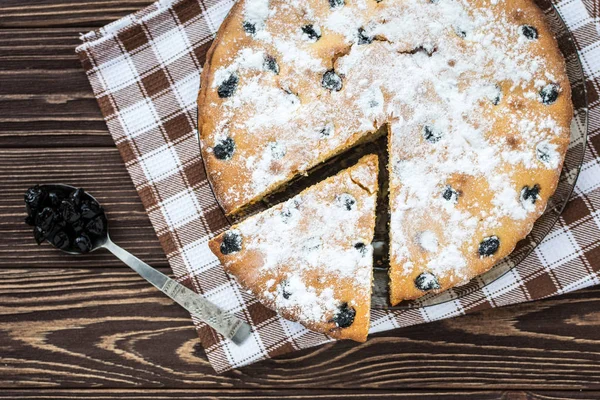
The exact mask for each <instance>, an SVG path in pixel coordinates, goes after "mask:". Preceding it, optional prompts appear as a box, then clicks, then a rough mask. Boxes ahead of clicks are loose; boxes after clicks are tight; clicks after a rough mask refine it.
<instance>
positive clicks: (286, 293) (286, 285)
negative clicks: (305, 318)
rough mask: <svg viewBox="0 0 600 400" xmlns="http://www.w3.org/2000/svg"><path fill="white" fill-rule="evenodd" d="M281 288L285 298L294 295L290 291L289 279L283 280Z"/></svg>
mask: <svg viewBox="0 0 600 400" xmlns="http://www.w3.org/2000/svg"><path fill="white" fill-rule="evenodd" d="M280 288H281V296H283V298H284V299H286V300H288V299H289V298H290V297H291V296H292V292H290V285H289V283H288V281H286V280H283V281H281V284H280Z"/></svg>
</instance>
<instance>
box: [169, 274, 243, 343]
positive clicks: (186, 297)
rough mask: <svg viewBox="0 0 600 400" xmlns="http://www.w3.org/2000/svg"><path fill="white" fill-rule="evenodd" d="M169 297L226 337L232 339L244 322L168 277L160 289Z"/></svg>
mask: <svg viewBox="0 0 600 400" xmlns="http://www.w3.org/2000/svg"><path fill="white" fill-rule="evenodd" d="M161 290H162V291H163V292H164V293H166V294H167V296H169V297H170V298H172V299H173V300H175V301H176V302H177V303H179V304H181V306H182V307H183V308H185V309H186V310H188V311H189V312H190V313H192V314H193V315H195V316H196V317H198V318H200V319H201V320H202V321H204V322H206V323H207V324H208V325H209V326H210V327H211V328H213V329H215V330H216V331H218V332H219V333H220V334H222V335H223V336H225V337H227V338H228V339H232V338H233V337H234V336H235V335H236V332H237V331H238V329H239V328H240V327H241V325H242V324H245V322H243V321H241V320H240V319H238V318H236V317H234V316H233V315H231V314H229V313H226V312H223V311H222V310H221V309H220V308H219V307H217V306H216V305H215V304H213V303H211V302H210V301H208V300H206V299H205V298H203V297H200V295H198V294H197V293H196V292H194V291H192V290H190V289H188V288H186V287H185V286H183V285H181V284H179V283H178V282H176V281H174V280H173V279H170V278H169V280H168V281H167V282H166V283H165V284H164V286H163V287H162V289H161Z"/></svg>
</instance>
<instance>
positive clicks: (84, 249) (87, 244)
mask: <svg viewBox="0 0 600 400" xmlns="http://www.w3.org/2000/svg"><path fill="white" fill-rule="evenodd" d="M75 246H76V247H77V249H79V252H80V253H89V252H90V251H91V250H92V247H93V245H92V240H91V239H90V237H89V236H88V235H86V234H85V233H82V234H81V235H79V237H77V239H75Z"/></svg>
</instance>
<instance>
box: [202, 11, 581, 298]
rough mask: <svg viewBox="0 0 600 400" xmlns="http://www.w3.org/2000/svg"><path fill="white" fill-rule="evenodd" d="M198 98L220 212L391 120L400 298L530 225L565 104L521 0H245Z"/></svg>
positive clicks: (548, 177)
mask: <svg viewBox="0 0 600 400" xmlns="http://www.w3.org/2000/svg"><path fill="white" fill-rule="evenodd" d="M198 103H199V109H200V113H199V132H200V142H201V147H202V153H203V157H204V161H205V165H206V168H207V173H208V177H209V179H210V181H211V183H212V185H213V188H214V190H215V193H216V196H217V198H218V200H219V202H220V204H221V205H222V207H223V209H224V210H225V211H226V213H228V214H236V213H240V212H241V211H243V209H244V208H245V207H248V206H249V205H251V204H253V203H255V202H257V201H259V200H260V199H262V198H263V197H264V196H265V195H267V194H269V193H272V192H274V191H277V190H279V189H281V188H282V187H285V185H286V184H287V183H288V182H289V181H290V180H291V179H292V178H294V177H295V176H297V175H301V174H306V173H307V172H308V171H309V170H310V169H311V168H312V167H314V166H316V165H317V164H319V163H322V162H323V161H325V160H327V159H330V158H331V157H332V156H334V155H338V154H340V153H342V152H345V151H346V150H347V149H349V148H351V147H354V146H356V145H358V144H360V143H362V142H365V141H370V140H373V137H374V136H375V135H376V132H377V131H378V128H380V127H381V126H386V127H387V134H388V153H389V163H388V171H389V201H390V204H389V208H390V246H389V247H390V273H389V274H390V301H391V303H392V304H394V305H395V304H397V303H399V302H400V301H402V300H405V299H415V298H418V297H420V296H422V295H424V294H426V293H431V292H439V291H442V290H445V289H448V288H450V287H453V286H456V285H460V284H462V283H465V282H467V281H468V280H469V279H471V278H472V277H474V276H476V275H478V274H480V273H482V272H484V271H486V270H488V269H489V268H491V267H492V265H493V264H494V263H496V262H497V261H498V260H500V259H501V258H503V257H504V256H506V255H507V254H509V253H510V252H511V251H512V250H513V248H514V247H515V245H516V243H517V242H518V241H519V240H520V239H522V238H524V237H525V236H526V235H527V233H528V232H529V231H530V230H531V228H532V225H533V223H534V222H535V220H536V219H537V218H538V217H539V216H540V214H541V213H542V212H543V211H544V209H545V207H546V203H547V200H548V198H549V197H550V196H551V195H552V193H553V192H554V190H555V187H556V184H557V181H558V178H559V174H560V170H561V167H562V163H563V159H564V155H565V152H566V149H567V145H568V143H569V125H570V121H571V118H572V113H573V110H572V104H571V95H570V85H569V82H568V80H567V75H566V70H565V62H564V59H563V57H562V56H561V54H560V51H559V49H558V46H557V43H556V41H555V39H554V38H553V36H552V34H551V32H550V29H549V27H548V25H547V23H546V22H545V20H544V16H543V14H542V12H541V11H540V10H539V9H538V8H537V7H536V6H535V4H534V3H533V2H532V1H530V0H518V1H517V0H485V1H478V0H473V1H466V0H303V1H300V0H241V1H239V2H238V3H237V4H236V5H235V6H234V8H233V9H232V11H231V12H230V14H229V15H228V17H227V19H226V20H225V22H224V23H223V25H222V26H221V29H220V30H219V33H218V35H217V38H216V40H215V42H214V43H213V46H212V47H211V49H210V51H209V53H208V58H207V62H206V65H205V68H204V71H203V74H202V89H201V91H200V94H199V99H198ZM324 229H325V228H324Z"/></svg>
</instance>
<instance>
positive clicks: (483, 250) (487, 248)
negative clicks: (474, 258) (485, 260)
mask: <svg viewBox="0 0 600 400" xmlns="http://www.w3.org/2000/svg"><path fill="white" fill-rule="evenodd" d="M499 248H500V239H498V237H497V236H489V237H486V238H484V239H483V240H482V241H481V243H479V255H480V256H481V257H490V256H492V255H494V254H495V253H496V252H497V251H498V249H499Z"/></svg>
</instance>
